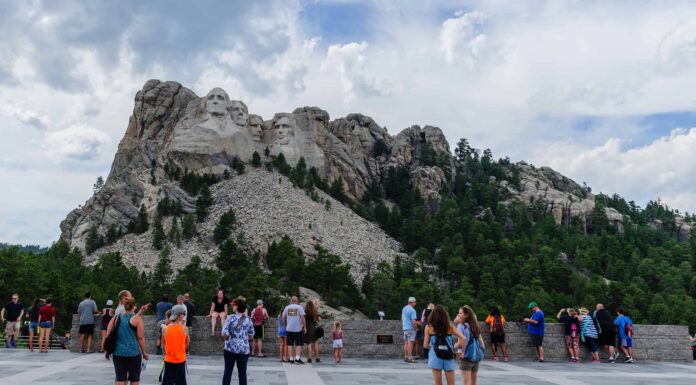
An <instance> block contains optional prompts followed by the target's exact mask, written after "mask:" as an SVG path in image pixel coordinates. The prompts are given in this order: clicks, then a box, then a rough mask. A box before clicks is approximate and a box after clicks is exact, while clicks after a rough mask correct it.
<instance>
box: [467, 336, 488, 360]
mask: <svg viewBox="0 0 696 385" xmlns="http://www.w3.org/2000/svg"><path fill="white" fill-rule="evenodd" d="M464 359H465V360H467V361H471V362H480V361H481V360H483V349H482V348H481V343H480V342H479V339H478V337H476V338H474V336H473V335H472V336H471V338H469V341H468V342H467V343H466V349H465V350H464Z"/></svg>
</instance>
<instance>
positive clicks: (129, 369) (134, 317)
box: [106, 297, 150, 385]
mask: <svg viewBox="0 0 696 385" xmlns="http://www.w3.org/2000/svg"><path fill="white" fill-rule="evenodd" d="M122 305H123V312H122V313H121V314H118V315H117V316H115V317H114V318H112V319H111V321H110V322H109V327H108V328H107V331H106V333H107V334H111V332H112V330H114V329H116V330H117V332H116V333H117V334H116V349H115V350H114V352H113V361H114V371H115V372H116V385H127V384H128V383H129V382H130V384H131V385H138V384H140V371H141V369H142V366H141V365H142V359H143V358H144V359H146V360H147V359H149V358H150V357H149V356H148V355H147V349H146V348H145V328H144V326H143V319H142V318H141V317H140V315H139V314H135V313H134V311H135V299H134V298H133V297H125V298H124V299H123V301H122ZM106 359H107V360H108V359H109V353H108V352H107V353H106Z"/></svg>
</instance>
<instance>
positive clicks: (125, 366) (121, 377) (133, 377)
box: [112, 355, 142, 382]
mask: <svg viewBox="0 0 696 385" xmlns="http://www.w3.org/2000/svg"><path fill="white" fill-rule="evenodd" d="M112 359H113V361H114V371H115V372H116V382H124V381H131V382H138V381H140V370H141V369H142V367H141V366H140V365H142V356H141V355H137V356H112Z"/></svg>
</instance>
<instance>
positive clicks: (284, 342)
mask: <svg viewBox="0 0 696 385" xmlns="http://www.w3.org/2000/svg"><path fill="white" fill-rule="evenodd" d="M278 340H279V341H280V360H281V361H289V360H290V357H288V337H278Z"/></svg>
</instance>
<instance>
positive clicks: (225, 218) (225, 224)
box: [213, 209, 235, 245]
mask: <svg viewBox="0 0 696 385" xmlns="http://www.w3.org/2000/svg"><path fill="white" fill-rule="evenodd" d="M234 220H235V215H234V211H232V209H230V210H227V212H225V213H224V214H222V215H221V216H220V220H219V221H218V223H217V225H216V226H215V230H214V231H213V240H214V241H215V243H216V244H218V245H219V244H220V243H222V242H223V241H224V240H225V239H227V237H229V236H230V233H231V232H232V225H233V224H234Z"/></svg>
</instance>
